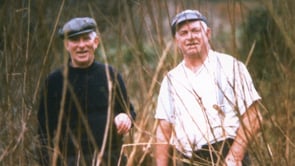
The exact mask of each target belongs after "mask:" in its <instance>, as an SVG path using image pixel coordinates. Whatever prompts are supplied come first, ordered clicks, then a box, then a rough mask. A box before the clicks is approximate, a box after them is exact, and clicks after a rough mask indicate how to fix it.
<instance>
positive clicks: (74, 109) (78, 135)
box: [38, 62, 135, 155]
mask: <svg viewBox="0 0 295 166" xmlns="http://www.w3.org/2000/svg"><path fill="white" fill-rule="evenodd" d="M68 69H69V70H68V76H67V79H68V84H67V85H66V96H65V97H66V98H65V103H64V105H63V106H62V105H61V101H62V96H63V86H64V85H63V83H64V77H63V74H62V72H63V69H62V68H60V69H58V70H55V71H54V72H53V73H51V74H50V75H49V76H48V77H47V79H46V81H45V87H44V88H43V90H42V92H41V100H40V107H39V111H38V120H39V123H40V128H39V133H40V137H41V140H42V142H43V143H44V144H45V145H47V146H50V147H53V144H52V142H53V138H54V137H55V133H56V130H57V127H58V119H59V115H60V114H61V110H62V111H63V115H62V124H61V137H60V143H59V144H60V149H61V152H62V153H65V154H70V155H71V154H73V155H75V154H76V153H77V150H78V149H79V150H83V151H82V152H83V153H84V154H85V153H86V154H88V153H89V154H91V153H93V151H94V150H99V149H100V148H101V145H102V141H103V137H104V133H105V128H106V122H107V115H108V107H109V106H110V107H111V109H110V110H111V118H110V120H111V123H110V130H109V131H110V132H108V143H107V148H106V151H108V150H114V151H118V150H120V148H121V145H122V136H121V135H117V133H116V127H115V125H114V122H113V119H114V117H115V116H116V115H117V114H119V113H122V112H124V113H128V114H129V115H130V116H131V117H132V118H133V119H134V118H135V112H134V110H133V107H132V105H131V103H130V102H129V100H128V96H127V92H126V88H125V85H124V82H123V80H122V77H121V76H120V74H119V73H117V72H116V71H115V70H114V69H113V68H112V67H110V66H107V67H106V65H104V64H101V63H99V62H94V63H93V64H92V65H91V66H90V67H88V68H83V69H82V68H73V67H71V66H70V65H69V66H68ZM107 70H108V71H109V74H110V78H111V80H112V91H111V93H109V90H108V78H107V74H106V71H107ZM109 95H111V97H112V100H111V104H110V102H109ZM48 141H49V142H48ZM48 143H49V145H48Z"/></svg>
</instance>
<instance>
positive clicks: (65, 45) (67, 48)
mask: <svg viewBox="0 0 295 166" xmlns="http://www.w3.org/2000/svg"><path fill="white" fill-rule="evenodd" d="M64 47H65V48H66V50H67V51H69V41H68V40H66V39H64Z"/></svg>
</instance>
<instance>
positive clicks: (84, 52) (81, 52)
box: [77, 50, 88, 55]
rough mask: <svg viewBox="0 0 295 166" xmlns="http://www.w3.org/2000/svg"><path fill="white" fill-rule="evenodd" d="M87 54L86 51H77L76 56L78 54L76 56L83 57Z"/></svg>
mask: <svg viewBox="0 0 295 166" xmlns="http://www.w3.org/2000/svg"><path fill="white" fill-rule="evenodd" d="M87 53H88V51H87V50H82V51H77V54H78V55H85V54H87Z"/></svg>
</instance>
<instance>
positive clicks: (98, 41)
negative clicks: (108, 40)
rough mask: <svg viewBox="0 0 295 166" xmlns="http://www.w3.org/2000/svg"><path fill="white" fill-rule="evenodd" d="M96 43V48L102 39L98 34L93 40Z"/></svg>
mask: <svg viewBox="0 0 295 166" xmlns="http://www.w3.org/2000/svg"><path fill="white" fill-rule="evenodd" d="M93 43H94V44H93V45H94V48H95V49H96V48H97V47H98V45H99V43H100V39H99V37H98V36H96V37H95V38H94V42H93Z"/></svg>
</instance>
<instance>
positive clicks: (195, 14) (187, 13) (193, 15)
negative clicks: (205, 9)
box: [171, 9, 208, 36]
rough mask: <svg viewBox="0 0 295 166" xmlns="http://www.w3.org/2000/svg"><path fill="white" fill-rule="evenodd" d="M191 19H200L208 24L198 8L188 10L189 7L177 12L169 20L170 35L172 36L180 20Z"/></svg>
mask: <svg viewBox="0 0 295 166" xmlns="http://www.w3.org/2000/svg"><path fill="white" fill-rule="evenodd" d="M191 20H201V21H204V22H205V23H206V24H208V23H207V19H206V17H205V16H203V15H202V14H201V13H200V12H199V11H198V10H190V9H188V10H184V11H182V12H180V13H178V14H177V15H176V16H175V17H174V18H173V20H172V22H171V31H172V35H173V36H174V35H175V33H176V28H177V25H179V24H180V23H182V22H185V21H191Z"/></svg>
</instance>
